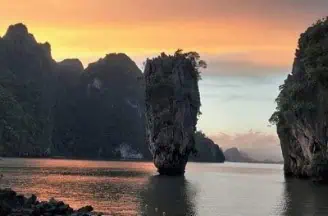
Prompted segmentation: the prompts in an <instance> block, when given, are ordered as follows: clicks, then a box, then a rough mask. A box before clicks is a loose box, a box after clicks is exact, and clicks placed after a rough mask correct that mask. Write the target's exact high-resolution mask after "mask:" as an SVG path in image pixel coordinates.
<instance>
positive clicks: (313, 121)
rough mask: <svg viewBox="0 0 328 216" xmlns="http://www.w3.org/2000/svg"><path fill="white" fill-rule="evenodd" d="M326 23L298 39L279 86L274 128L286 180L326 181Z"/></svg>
mask: <svg viewBox="0 0 328 216" xmlns="http://www.w3.org/2000/svg"><path fill="white" fill-rule="evenodd" d="M327 35H328V20H327V19H323V20H319V21H318V22H317V23H316V24H314V25H313V26H311V27H309V28H308V29H307V30H306V32H305V33H303V34H302V35H301V37H300V39H299V44H298V49H297V50H296V56H295V61H294V65H293V70H292V73H291V74H289V75H288V77H287V79H286V80H285V82H284V84H283V85H281V86H280V90H281V92H280V94H279V96H278V98H277V99H276V102H277V111H276V112H275V113H274V114H273V115H272V117H271V119H270V121H271V122H272V123H275V124H276V125H277V132H278V135H279V138H280V143H281V148H282V153H283V157H284V170H285V174H286V175H287V176H296V177H311V178H313V179H316V180H319V181H326V180H328V154H327V142H328V128H327V125H328V102H327V100H326V98H327V96H328V54H327V53H328V36H327Z"/></svg>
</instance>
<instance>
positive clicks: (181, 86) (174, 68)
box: [144, 50, 205, 175]
mask: <svg viewBox="0 0 328 216" xmlns="http://www.w3.org/2000/svg"><path fill="white" fill-rule="evenodd" d="M202 66H205V62H203V61H201V60H199V55H198V54H197V53H194V52H191V53H183V52H182V51H181V50H178V51H177V52H176V53H175V54H174V55H166V54H165V53H162V54H161V55H160V56H159V57H157V58H154V59H151V60H147V62H146V66H145V72H144V76H145V86H146V137H147V142H148V145H149V149H150V151H151V153H152V155H153V161H154V164H155V166H156V167H157V169H158V172H159V173H160V174H165V175H182V174H183V173H184V172H185V167H186V164H187V161H188V157H189V155H190V154H191V153H192V152H194V150H195V137H194V135H195V132H196V124H197V120H198V118H197V117H198V114H199V113H200V105H201V102H200V94H199V89H198V80H199V78H200V74H199V68H200V67H202Z"/></svg>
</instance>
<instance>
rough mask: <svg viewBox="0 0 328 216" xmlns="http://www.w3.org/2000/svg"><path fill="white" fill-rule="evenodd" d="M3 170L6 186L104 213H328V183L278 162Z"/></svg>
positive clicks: (9, 163) (36, 164) (15, 165)
mask: <svg viewBox="0 0 328 216" xmlns="http://www.w3.org/2000/svg"><path fill="white" fill-rule="evenodd" d="M0 173H1V174H2V175H3V178H2V179H1V180H0V187H1V188H9V187H10V188H12V189H14V190H16V191H17V192H19V193H21V194H24V195H26V196H29V195H31V194H35V195H37V196H38V198H39V199H40V200H49V199H50V198H55V199H57V200H63V201H64V202H67V203H68V204H69V205H70V206H71V207H73V208H79V207H82V206H85V205H92V206H93V207H94V209H95V211H96V212H99V213H103V215H123V216H124V215H127V216H130V215H142V216H157V215H158V216H267V215H268V216H312V215H313V216H314V215H315V216H325V215H328V187H327V186H324V185H317V184H315V183H313V182H311V181H308V180H299V179H285V177H284V175H283V165H280V164H248V163H223V164H220V163H188V165H187V169H186V173H185V176H184V177H165V176H159V175H158V173H157V172H156V168H155V167H154V165H153V164H152V163H151V162H131V161H126V162H124V161H119V162H114V161H89V160H64V159H15V158H4V159H2V160H0Z"/></svg>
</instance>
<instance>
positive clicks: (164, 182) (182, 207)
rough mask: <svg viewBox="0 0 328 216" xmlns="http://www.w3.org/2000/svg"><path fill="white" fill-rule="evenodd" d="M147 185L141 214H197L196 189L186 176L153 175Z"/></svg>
mask: <svg viewBox="0 0 328 216" xmlns="http://www.w3.org/2000/svg"><path fill="white" fill-rule="evenodd" d="M145 186H146V188H145V190H144V191H143V192H142V193H141V200H142V201H141V204H140V205H141V206H140V214H141V215H144V216H155V215H167V216H194V215H196V212H195V203H194V199H195V197H196V189H195V188H194V187H193V185H192V184H191V183H189V182H188V181H187V180H186V179H185V178H184V177H165V176H152V177H150V178H149V182H148V184H146V185H145ZM163 212H165V214H163Z"/></svg>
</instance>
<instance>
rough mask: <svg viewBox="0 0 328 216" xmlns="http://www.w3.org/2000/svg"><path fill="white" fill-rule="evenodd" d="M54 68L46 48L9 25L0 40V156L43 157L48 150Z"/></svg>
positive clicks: (23, 29)
mask: <svg viewBox="0 0 328 216" xmlns="http://www.w3.org/2000/svg"><path fill="white" fill-rule="evenodd" d="M54 66H55V62H54V61H53V59H52V58H51V52H50V45H49V44H48V43H45V44H40V43H37V41H36V40H35V38H34V36H33V35H32V34H30V33H29V32H28V30H27V28H26V26H24V25H23V24H16V25H12V26H10V27H9V28H8V30H7V32H6V34H5V35H4V37H3V38H1V39H0V88H1V89H2V90H3V91H2V93H3V94H2V95H1V96H0V97H1V104H0V106H1V107H2V109H3V112H2V115H3V116H2V117H1V119H0V144H1V147H0V148H1V149H2V150H3V151H2V152H1V153H4V152H5V154H6V155H11V156H18V155H22V154H25V153H27V154H30V155H33V154H43V153H44V152H46V151H48V150H49V149H50V148H51V146H52V141H51V140H52V126H53V125H52V124H51V121H52V107H53V105H54V101H53V96H54V90H55V88H54V82H52V81H53V79H54V72H55V67H54ZM10 104H11V105H10ZM6 107H7V108H6Z"/></svg>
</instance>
